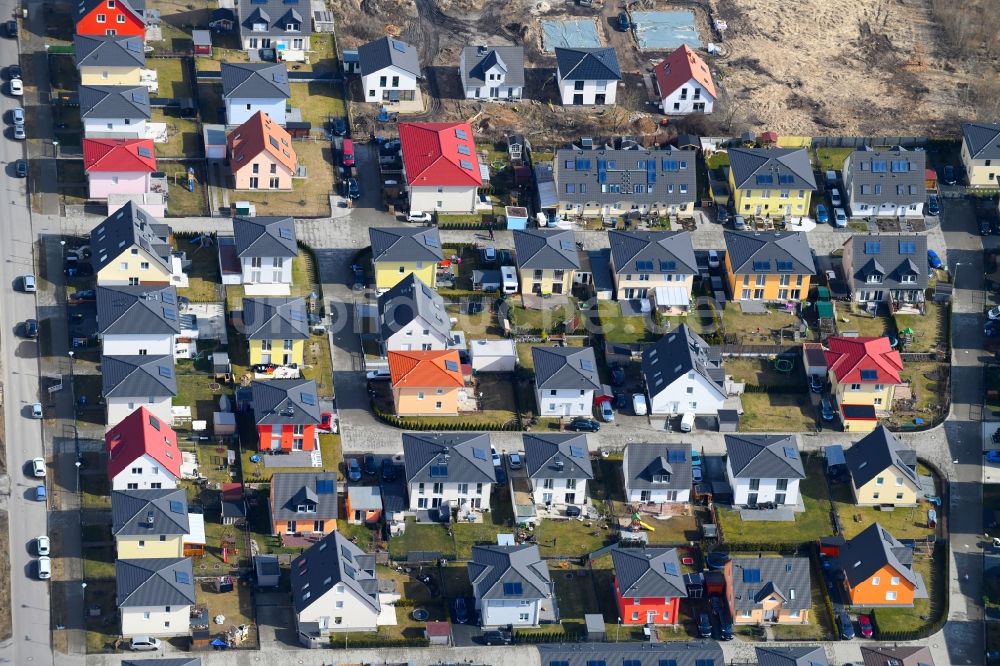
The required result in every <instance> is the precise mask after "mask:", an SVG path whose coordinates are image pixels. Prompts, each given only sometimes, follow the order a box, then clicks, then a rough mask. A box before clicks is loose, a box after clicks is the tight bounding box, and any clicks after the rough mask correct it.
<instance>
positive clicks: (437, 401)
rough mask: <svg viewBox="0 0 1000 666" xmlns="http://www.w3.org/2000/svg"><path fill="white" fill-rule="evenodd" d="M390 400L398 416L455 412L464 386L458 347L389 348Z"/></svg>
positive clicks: (449, 414)
mask: <svg viewBox="0 0 1000 666" xmlns="http://www.w3.org/2000/svg"><path fill="white" fill-rule="evenodd" d="M388 361H389V374H390V380H391V382H392V402H393V406H394V407H395V408H396V414H397V415H398V416H432V415H446V416H457V415H458V408H459V398H460V393H461V392H462V391H464V390H465V379H464V377H463V376H462V370H461V359H460V358H459V355H458V350H457V349H447V350H436V351H425V350H420V351H416V350H411V351H391V352H389V355H388Z"/></svg>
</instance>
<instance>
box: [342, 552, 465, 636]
mask: <svg viewBox="0 0 1000 666" xmlns="http://www.w3.org/2000/svg"><path fill="white" fill-rule="evenodd" d="M375 575H376V576H377V577H378V579H379V580H380V581H383V580H391V581H393V582H394V583H395V584H396V591H397V592H399V593H400V594H402V596H403V598H404V599H407V600H408V601H410V602H412V605H410V606H399V607H397V608H396V624H395V625H388V626H384V627H379V631H378V634H377V636H379V637H380V638H385V639H387V640H399V639H403V638H407V639H410V638H422V637H423V635H424V627H425V626H426V623H425V622H417V621H416V620H414V619H413V616H412V613H413V609H414V608H424V609H426V610H427V611H428V612H429V613H430V617H429V618H428V619H429V620H447V619H448V607H447V604H446V603H445V601H444V599H442V598H441V597H440V596H439V597H438V598H433V597H431V592H430V590H429V589H428V588H427V586H426V585H424V584H423V583H421V582H420V581H418V580H414V579H413V578H412V577H410V576H407V575H406V574H402V573H399V572H397V571H395V570H394V569H391V568H389V567H385V566H381V565H379V566H377V567H376V568H375ZM369 636H372V634H369ZM338 638H339V637H337V636H335V637H334V638H333V639H332V640H333V643H334V645H337V646H338V647H339V646H340V644H341V642H340V641H341V640H342V639H340V640H338ZM348 640H350V639H348Z"/></svg>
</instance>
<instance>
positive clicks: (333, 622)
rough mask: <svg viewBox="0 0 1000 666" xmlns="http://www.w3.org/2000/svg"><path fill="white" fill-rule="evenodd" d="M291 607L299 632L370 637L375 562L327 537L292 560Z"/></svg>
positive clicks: (335, 536)
mask: <svg viewBox="0 0 1000 666" xmlns="http://www.w3.org/2000/svg"><path fill="white" fill-rule="evenodd" d="M291 583H292V605H293V606H294V608H295V614H296V624H297V625H298V629H299V631H300V632H303V633H305V634H307V635H310V636H312V637H316V638H319V637H324V636H327V635H329V633H330V631H333V630H338V631H344V630H354V631H359V630H360V631H374V630H375V629H376V628H377V619H378V615H379V613H380V612H381V610H382V605H381V602H380V600H379V581H378V579H377V578H376V575H375V556H374V555H369V554H368V553H365V552H364V551H363V550H361V549H360V548H358V547H357V546H355V545H354V544H353V543H351V542H350V540H348V539H347V538H346V537H344V536H343V535H342V534H341V533H340V532H332V533H331V534H329V535H327V536H326V537H324V538H323V540H322V541H320V542H319V543H316V544H313V545H312V546H310V547H309V548H308V549H307V550H306V551H305V552H304V553H302V554H301V555H299V556H298V557H296V558H295V559H294V560H292V581H291Z"/></svg>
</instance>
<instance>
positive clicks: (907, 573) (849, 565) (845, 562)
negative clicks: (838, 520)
mask: <svg viewBox="0 0 1000 666" xmlns="http://www.w3.org/2000/svg"><path fill="white" fill-rule="evenodd" d="M839 561H840V565H841V566H842V567H843V569H844V591H845V592H846V593H847V597H848V598H849V599H850V600H851V605H853V606H912V605H913V600H914V599H926V598H927V587H926V585H925V584H924V580H923V577H922V576H921V575H920V574H919V573H918V572H916V571H914V570H913V548H912V546H905V545H903V544H902V543H900V542H899V541H898V540H897V539H896V538H895V537H893V536H892V535H891V534H889V532H888V531H887V530H886V529H885V528H883V527H882V526H881V525H879V524H878V523H875V524H873V525H869V526H868V527H867V528H866V529H865V530H864V531H863V532H861V534H859V535H857V536H856V537H854V538H853V539H851V540H849V541H848V542H847V543H846V544H844V546H843V547H842V548H841V549H840V560H839Z"/></svg>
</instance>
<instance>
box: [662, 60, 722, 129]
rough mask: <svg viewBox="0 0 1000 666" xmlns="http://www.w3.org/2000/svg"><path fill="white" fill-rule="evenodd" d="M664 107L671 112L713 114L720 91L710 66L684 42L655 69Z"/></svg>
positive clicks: (679, 113)
mask: <svg viewBox="0 0 1000 666" xmlns="http://www.w3.org/2000/svg"><path fill="white" fill-rule="evenodd" d="M653 75H654V76H655V77H656V87H657V88H658V89H659V91H660V99H661V102H660V108H662V109H663V112H664V113H667V114H678V115H681V114H688V113H711V112H712V107H713V105H714V104H715V100H716V97H717V96H718V94H717V93H716V91H715V82H713V81H712V73H711V72H710V71H708V65H706V64H705V61H704V60H702V59H701V56H699V55H698V54H697V53H695V52H694V51H692V50H691V48H690V47H689V46H688V45H687V44H682V45H681V46H680V47H678V48H677V50H676V51H674V52H673V53H671V54H670V55H668V56H667V57H666V58H664V59H663V60H662V61H660V63H659V64H657V65H656V67H654V68H653Z"/></svg>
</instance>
